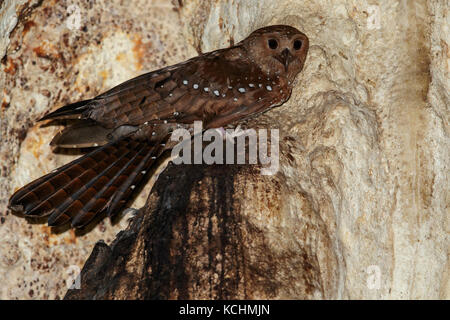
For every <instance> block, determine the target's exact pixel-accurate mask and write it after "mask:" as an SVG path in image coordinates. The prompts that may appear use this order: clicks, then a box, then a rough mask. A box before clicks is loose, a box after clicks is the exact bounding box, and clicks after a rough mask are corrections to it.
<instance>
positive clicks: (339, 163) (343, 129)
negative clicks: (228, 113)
mask: <svg viewBox="0 0 450 320" xmlns="http://www.w3.org/2000/svg"><path fill="white" fill-rule="evenodd" d="M180 3H181V5H180ZM72 4H75V5H77V6H78V10H80V11H79V12H80V15H81V22H80V26H79V28H78V26H77V25H76V19H74V16H73V15H74V14H75V15H76V14H77V11H76V10H75V11H73V12H72V11H70V12H71V13H69V11H68V7H69V6H70V5H72ZM33 5H36V6H35V7H33ZM448 9H449V8H448V2H447V1H445V0H434V1H433V0H429V1H425V0H419V1H394V0H390V1H381V0H380V1H376V0H373V1H356V0H355V1H351V0H338V1H324V0H319V1H314V2H309V1H308V2H307V1H300V0H280V1H271V0H258V1H256V0H255V1H251V0H245V1H244V0H240V1H239V0H235V1H225V0H221V1H209V0H197V1H189V2H188V3H186V4H185V3H184V1H174V2H173V3H172V2H170V1H162V0H161V1H156V0H155V1H149V2H147V1H144V0H141V1H139V0H137V1H129V2H127V4H126V5H124V4H122V1H118V0H117V1H109V2H107V3H106V2H105V3H101V2H99V1H93V2H91V4H85V2H83V1H62V2H58V3H55V4H52V1H49V2H44V3H40V2H38V1H37V2H33V1H30V2H26V1H14V0H7V1H6V2H4V4H3V7H2V9H1V13H0V34H1V35H2V40H1V42H0V54H1V56H3V55H4V54H5V49H6V56H5V57H4V58H3V60H2V64H1V73H0V88H1V92H2V95H3V97H2V99H1V103H2V104H1V110H0V112H1V122H0V123H1V131H0V132H1V133H0V134H1V144H0V156H1V160H2V163H1V165H0V214H1V219H2V221H1V224H0V239H1V242H0V281H1V283H2V286H1V287H0V299H6V298H19V299H26V298H50V299H52V298H56V297H61V296H62V295H63V294H64V293H65V290H66V288H65V280H66V279H67V277H68V275H69V274H70V272H72V270H73V268H75V269H76V266H77V267H81V266H82V265H83V262H84V260H85V259H86V258H87V256H88V254H89V253H90V251H91V249H92V246H93V244H94V243H95V242H96V241H97V240H99V239H105V241H106V242H107V243H109V242H110V241H111V240H112V239H113V237H114V235H115V233H116V232H117V231H118V230H120V229H123V228H124V227H125V226H126V219H122V221H121V222H120V223H119V224H117V225H115V226H111V225H110V223H109V222H108V220H105V222H104V223H101V224H100V225H98V226H97V227H96V228H95V229H94V230H92V231H91V232H89V233H86V234H81V235H79V236H78V237H76V236H75V233H74V232H73V231H65V232H62V233H59V234H54V233H51V232H50V229H49V228H47V227H45V226H44V225H42V224H29V223H27V222H26V220H24V219H22V218H19V217H17V216H14V215H11V214H10V213H8V212H7V210H6V203H7V199H8V197H9V195H10V194H11V193H12V192H13V191H14V190H15V188H17V187H20V186H21V185H23V184H24V183H26V182H28V181H30V180H32V179H34V178H37V177H39V176H40V175H42V174H44V173H46V172H48V171H50V170H52V169H53V168H55V167H56V166H58V165H61V164H63V163H66V162H67V161H69V160H70V159H72V158H74V155H62V154H54V153H52V151H51V149H50V147H49V146H48V142H49V141H50V140H51V137H52V136H53V135H54V134H55V133H56V132H57V130H58V128H55V127H40V125H35V121H36V119H38V118H39V117H40V116H42V115H43V114H44V112H46V111H47V110H49V109H53V108H56V107H58V106H61V105H63V104H64V103H67V102H70V101H76V100H78V99H82V98H88V97H91V96H93V95H95V94H97V93H100V92H102V91H104V90H106V89H108V88H110V87H112V86H113V85H115V84H118V83H120V82H122V81H124V80H126V79H128V78H131V77H133V76H136V75H138V74H140V73H143V72H145V71H147V70H152V69H155V68H158V67H162V66H164V65H169V64H173V63H176V62H179V61H182V60H184V59H186V58H189V57H191V56H194V55H196V51H199V52H200V51H201V52H205V51H209V50H214V49H217V48H221V47H226V46H229V45H230V44H232V43H235V42H237V41H240V40H241V39H242V38H244V37H245V36H246V35H248V34H249V33H250V32H251V31H252V30H254V29H256V28H259V27H262V26H265V25H269V24H279V23H283V24H290V25H292V26H294V27H297V28H299V29H300V30H302V31H303V32H305V33H306V34H307V35H308V37H309V39H310V53H309V56H308V59H307V63H306V67H305V69H304V70H303V72H302V73H301V74H300V76H299V77H298V79H297V83H296V87H295V90H294V92H293V94H292V97H291V99H290V100H289V102H287V103H286V104H285V105H283V106H282V107H280V108H277V109H274V110H272V111H270V112H268V113H267V114H265V115H263V116H262V117H260V118H259V119H257V121H256V123H257V124H258V126H260V127H271V128H279V129H280V141H281V143H280V149H281V159H280V163H281V167H280V171H279V172H278V173H277V176H276V179H273V180H271V179H266V182H267V189H260V188H258V187H257V186H256V187H255V188H251V187H250V188H248V189H247V192H246V193H244V194H243V200H242V203H243V204H244V205H243V209H242V210H243V214H244V215H245V216H246V217H248V219H249V221H251V222H252V223H253V224H254V225H255V226H256V227H258V228H260V229H261V230H263V231H264V232H265V233H266V234H267V235H269V238H270V239H271V241H270V242H269V243H268V244H267V245H268V246H269V248H270V250H272V251H273V252H278V251H280V252H281V251H285V250H286V248H291V250H292V251H293V252H294V253H295V252H296V250H298V251H299V252H300V251H301V250H304V249H305V248H307V249H308V252H313V253H314V254H315V255H316V263H315V265H317V266H318V268H319V269H320V272H321V287H322V288H323V291H322V292H313V293H311V295H310V296H309V297H312V298H332V299H347V298H350V299H389V298H391V299H411V298H412V299H449V298H450V286H449V281H450V278H449V269H450V268H449V264H448V254H449V252H448V251H449V237H448V235H449V231H450V230H449V229H450V225H449V214H448V213H449V212H448V207H449V195H448V190H449V162H450V160H449V159H450V141H449V137H448V129H449V128H448V116H449V110H448V109H449V102H450V101H449V91H450V79H449V68H450V67H449V59H450V52H449V47H448V46H449V41H450V39H449V16H448ZM21 13H22V16H21ZM15 23H17V25H16V27H15V29H14V31H13V32H12V33H11V30H12V28H13V27H11V25H14V24H15ZM84 27H86V28H87V29H84ZM275 184H277V185H279V184H281V187H275ZM150 185H151V184H150ZM266 190H270V191H271V192H270V194H267V192H266ZM276 190H279V191H280V192H276ZM147 193H148V188H146V190H144V192H143V193H142V194H141V196H140V197H138V199H137V200H136V202H135V203H134V206H136V207H139V206H141V205H142V204H143V203H144V201H145V198H146V195H147ZM246 203H247V204H246ZM274 204H275V205H274ZM71 266H73V267H71ZM293 286H295V284H293ZM296 292H297V291H296V290H295V288H293V289H292V290H290V289H289V288H286V290H285V291H284V292H281V293H280V294H279V296H277V297H279V298H291V299H295V298H302V296H296Z"/></svg>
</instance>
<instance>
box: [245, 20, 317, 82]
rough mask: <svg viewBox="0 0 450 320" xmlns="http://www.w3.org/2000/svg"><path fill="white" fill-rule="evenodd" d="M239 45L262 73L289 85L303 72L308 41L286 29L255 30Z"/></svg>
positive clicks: (283, 27) (285, 27)
mask: <svg viewBox="0 0 450 320" xmlns="http://www.w3.org/2000/svg"><path fill="white" fill-rule="evenodd" d="M240 44H241V45H242V46H243V48H244V49H245V50H246V51H247V52H248V54H249V57H250V59H251V60H252V61H253V62H254V63H256V64H257V65H258V66H259V67H260V68H261V69H262V71H263V72H264V73H267V74H269V75H280V76H285V77H286V78H287V79H289V80H291V81H292V80H293V79H294V78H295V77H296V76H297V74H298V73H299V72H300V71H302V69H303V65H304V64H305V60H306V55H307V53H308V48H309V40H308V37H307V36H306V35H305V34H304V33H302V32H300V31H299V30H297V29H296V28H294V27H291V26H286V25H274V26H268V27H264V28H261V29H258V30H255V31H253V32H252V33H251V34H250V35H249V36H248V37H247V38H246V39H244V40H243V41H241V43H240Z"/></svg>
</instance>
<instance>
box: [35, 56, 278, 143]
mask: <svg viewBox="0 0 450 320" xmlns="http://www.w3.org/2000/svg"><path fill="white" fill-rule="evenodd" d="M230 50H232V49H225V50H217V51H213V52H210V53H207V54H204V55H202V56H199V57H196V58H193V59H190V60H188V61H186V62H183V63H180V64H177V65H174V66H169V67H166V68H163V69H160V70H156V71H153V72H150V73H146V74H143V75H140V76H138V77H136V78H133V79H131V80H128V81H126V82H124V83H122V84H120V85H118V86H116V87H114V88H112V89H110V90H108V91H107V92H105V93H103V94H101V95H99V96H97V97H95V98H93V99H91V100H84V101H81V102H77V103H74V104H70V105H68V106H65V107H62V108H60V109H58V110H56V111H54V112H52V113H50V114H49V115H47V116H45V117H44V118H43V119H53V118H59V117H74V118H79V119H81V120H84V121H86V120H89V121H94V122H95V123H96V124H98V125H99V126H100V127H102V128H107V129H110V130H111V131H112V130H114V129H116V128H118V127H121V126H124V125H127V126H131V127H132V126H136V127H138V126H140V125H143V124H144V123H152V124H163V123H192V122H193V121H195V120H202V121H204V123H205V126H208V124H210V125H209V127H212V126H223V125H226V124H229V123H233V122H236V121H238V120H241V119H244V118H246V117H247V116H248V115H250V114H252V113H254V112H255V110H256V111H257V109H260V108H262V109H264V108H265V107H266V106H267V105H270V104H273V103H271V101H272V100H273V99H272V98H271V95H270V92H267V90H266V87H267V84H266V83H265V82H267V81H265V79H263V75H262V74H261V72H260V70H259V69H258V68H256V67H255V66H254V65H253V64H252V63H250V62H249V61H247V60H246V59H244V58H241V57H242V56H240V55H239V54H232V52H233V51H230ZM235 50H238V49H235ZM236 52H238V51H236ZM230 57H231V58H230ZM86 126H91V128H93V127H94V126H93V125H92V122H86ZM74 130H77V131H80V134H78V132H76V134H74V133H73V131H74ZM84 131H86V132H89V129H84V126H83V125H78V127H73V128H72V127H70V128H68V129H66V130H65V132H63V134H62V135H60V137H59V139H60V140H61V141H63V140H65V139H63V138H65V136H66V135H67V136H79V137H80V136H85V135H84ZM97 131H99V132H100V131H102V130H101V129H99V130H97ZM87 140H89V139H87ZM103 140H104V139H103ZM71 143H72V140H69V143H61V144H63V145H69V144H71ZM55 144H58V143H57V142H55ZM75 145H76V144H75Z"/></svg>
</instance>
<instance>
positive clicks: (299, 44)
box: [294, 40, 302, 50]
mask: <svg viewBox="0 0 450 320" xmlns="http://www.w3.org/2000/svg"><path fill="white" fill-rule="evenodd" d="M301 47H302V40H295V41H294V49H295V50H300V48H301Z"/></svg>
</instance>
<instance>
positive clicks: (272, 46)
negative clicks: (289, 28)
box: [267, 39, 278, 49]
mask: <svg viewBox="0 0 450 320" xmlns="http://www.w3.org/2000/svg"><path fill="white" fill-rule="evenodd" d="M267 43H268V44H269V48H270V49H276V48H277V47H278V41H277V40H275V39H269V41H267Z"/></svg>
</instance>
